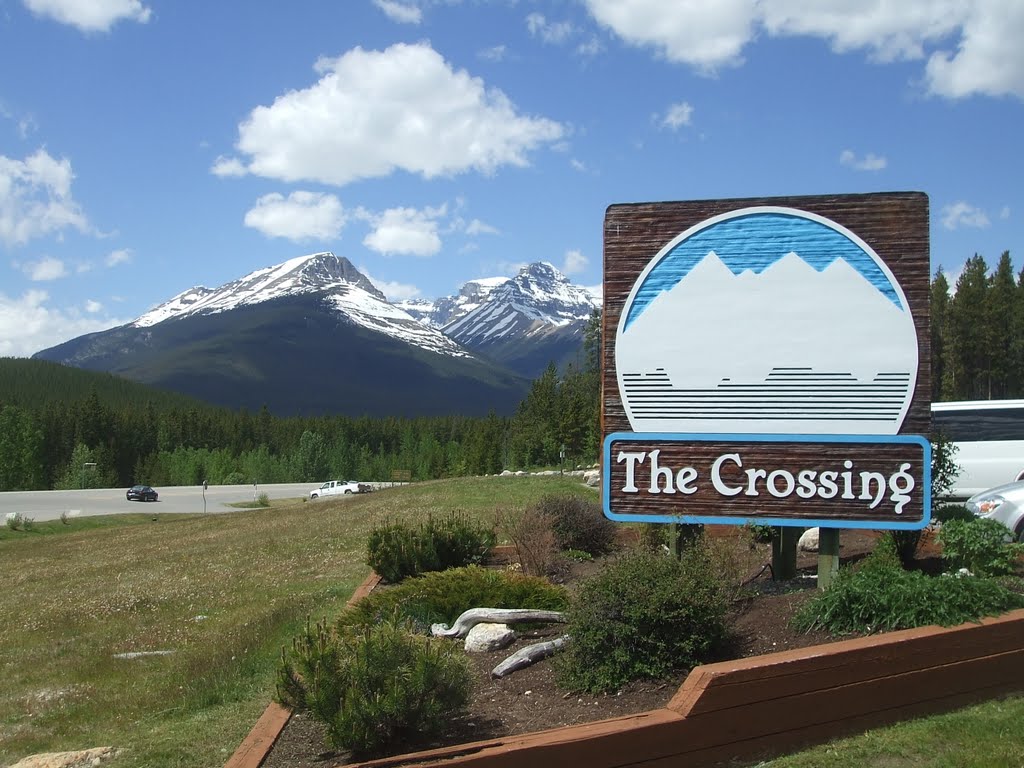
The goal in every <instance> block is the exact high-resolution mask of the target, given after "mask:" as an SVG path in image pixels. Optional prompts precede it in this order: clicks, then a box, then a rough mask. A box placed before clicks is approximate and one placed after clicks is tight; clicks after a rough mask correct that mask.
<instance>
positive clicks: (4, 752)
mask: <svg viewBox="0 0 1024 768" xmlns="http://www.w3.org/2000/svg"><path fill="white" fill-rule="evenodd" d="M562 491H570V492H579V493H590V494H593V492H592V491H587V490H586V489H582V488H581V486H580V485H579V483H578V481H577V480H575V479H570V478H565V479H561V478H532V477H530V478H480V479H465V480H453V481H446V482H438V483H422V484H416V485H412V486H404V487H401V488H394V489H389V490H386V491H378V492H376V493H373V494H370V495H367V496H357V497H350V498H343V499H336V500H334V499H324V500H320V501H318V502H316V503H302V502H296V503H294V504H292V505H290V506H275V507H273V508H271V509H264V510H249V511H240V512H235V513H231V514H224V515H210V516H174V517H172V516H166V517H163V516H159V517H158V519H157V520H156V521H155V522H154V521H152V520H151V519H149V517H148V516H145V517H144V518H143V517H141V516H136V517H134V518H124V519H122V521H121V522H119V521H118V518H116V517H114V518H109V519H107V520H104V521H91V522H89V523H85V522H84V521H76V522H75V524H73V525H71V526H61V524H60V523H59V522H56V523H54V524H42V525H37V530H35V531H32V532H14V533H9V535H5V536H3V537H2V538H0V563H2V573H3V579H4V587H5V588H4V589H3V590H0V616H3V621H2V622H0V648H3V649H4V653H3V661H2V662H0V663H2V669H0V676H2V677H0V679H3V681H4V684H3V686H2V687H0V764H8V763H9V762H14V761H16V760H17V759H19V758H21V757H23V756H25V755H29V754H34V753H37V752H45V751H62V750H70V749H84V748H87V747H95V746H104V745H113V746H115V747H118V748H120V749H121V750H123V751H122V753H121V755H120V757H119V758H118V759H117V761H116V763H114V765H118V766H120V765H125V766H128V765H137V766H172V765H173V766H215V765H222V764H223V763H224V761H225V760H226V758H227V757H228V756H229V755H230V754H231V753H232V752H233V751H234V749H235V748H236V747H237V746H238V744H239V743H240V742H241V740H242V738H243V737H244V736H245V734H246V733H247V732H248V730H249V729H250V728H251V727H252V724H253V723H254V722H255V720H256V718H257V717H258V716H259V714H260V712H261V711H262V710H263V708H264V707H265V706H266V704H267V703H268V701H269V700H270V696H271V692H272V688H273V685H272V677H273V668H274V663H275V660H276V656H277V653H278V651H279V649H280V647H281V645H282V644H284V643H285V642H287V641H288V639H289V638H290V636H291V635H292V634H293V633H294V631H295V630H296V628H297V627H298V625H299V622H301V621H302V620H304V618H305V617H306V615H307V614H310V613H311V614H313V615H314V616H317V617H319V616H332V615H336V614H337V613H338V612H339V611H340V610H341V608H342V607H343V606H344V603H345V601H346V600H347V599H348V596H349V595H350V594H351V592H352V590H353V589H354V588H355V587H356V586H357V585H358V584H359V582H360V581H362V579H363V578H364V577H365V576H366V574H367V573H368V567H367V566H366V565H365V541H366V536H367V533H368V532H369V530H370V528H371V526H372V525H374V524H376V523H378V522H380V521H382V520H383V519H385V518H395V517H398V518H402V519H404V520H407V521H410V522H415V521H417V520H419V519H426V516H427V515H428V514H435V515H436V514H440V513H444V512H447V511H449V510H451V509H461V510H464V511H466V512H468V513H470V514H472V515H474V516H479V517H480V518H481V519H484V520H487V521H490V520H492V519H493V515H494V512H495V509H496V508H497V507H498V506H499V505H501V506H503V507H506V508H516V507H522V506H525V505H527V504H530V503H533V502H534V501H536V499H537V498H539V497H540V496H541V495H543V494H545V493H552V492H562ZM154 652H169V653H162V654H156V653H154ZM138 653H143V654H152V655H144V656H140V657H136V658H118V654H138Z"/></svg>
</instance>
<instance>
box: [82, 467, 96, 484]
mask: <svg viewBox="0 0 1024 768" xmlns="http://www.w3.org/2000/svg"><path fill="white" fill-rule="evenodd" d="M87 469H96V462H95V461H87V462H85V463H84V464H82V490H83V491H84V490H85V470H87Z"/></svg>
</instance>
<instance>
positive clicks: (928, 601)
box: [794, 537, 1024, 634]
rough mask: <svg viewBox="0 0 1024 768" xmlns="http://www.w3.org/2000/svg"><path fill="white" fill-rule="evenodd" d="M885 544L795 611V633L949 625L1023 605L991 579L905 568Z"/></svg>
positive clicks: (846, 570) (1023, 597)
mask: <svg viewBox="0 0 1024 768" xmlns="http://www.w3.org/2000/svg"><path fill="white" fill-rule="evenodd" d="M883 540H884V537H883ZM883 540H880V542H879V546H877V547H876V548H875V551H874V552H873V553H872V554H871V555H869V556H868V557H866V558H865V559H864V560H863V561H862V562H861V563H860V564H859V565H858V566H852V567H848V568H843V569H841V570H840V571H839V574H838V576H836V579H835V581H834V582H833V583H832V586H831V587H830V588H829V589H828V590H826V591H824V592H820V593H818V594H817V595H816V596H815V597H814V598H813V599H811V600H810V601H809V602H807V603H806V604H805V605H804V606H803V607H802V608H801V609H800V610H799V611H798V612H797V614H796V616H795V617H794V626H795V627H796V629H798V630H800V631H809V630H812V629H826V630H829V631H830V632H832V633H833V634H845V633H848V632H860V633H871V632H885V631H889V630H895V629H910V628H913V627H923V626H928V625H930V624H939V625H942V626H947V627H948V626H953V625H955V624H962V623H963V622H965V621H976V620H978V619H979V618H981V617H982V616H995V615H998V614H1000V613H1004V612H1005V611H1008V610H1012V609H1014V608H1019V607H1024V596H1021V595H1015V594H1013V593H1012V592H1010V591H1009V590H1007V589H1006V588H1005V587H1003V586H1001V585H1000V584H998V583H997V582H996V581H993V580H991V579H985V578H978V577H975V576H966V577H958V576H949V575H946V576H938V577H931V576H926V575H924V574H923V573H921V572H919V571H907V570H904V569H903V567H902V565H901V564H900V561H899V559H898V558H897V556H896V554H895V549H894V548H893V547H892V546H891V545H883V543H882V541H883Z"/></svg>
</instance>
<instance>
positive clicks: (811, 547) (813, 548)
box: [796, 528, 818, 552]
mask: <svg viewBox="0 0 1024 768" xmlns="http://www.w3.org/2000/svg"><path fill="white" fill-rule="evenodd" d="M796 548H797V549H799V550H800V551H801V552H817V551H818V529H817V528H808V529H807V530H806V531H804V532H803V534H801V536H800V541H798V542H797V543H796Z"/></svg>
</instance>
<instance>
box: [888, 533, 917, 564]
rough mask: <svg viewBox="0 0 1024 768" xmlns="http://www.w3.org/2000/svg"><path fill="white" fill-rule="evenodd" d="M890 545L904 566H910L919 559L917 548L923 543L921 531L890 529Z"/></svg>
mask: <svg viewBox="0 0 1024 768" xmlns="http://www.w3.org/2000/svg"><path fill="white" fill-rule="evenodd" d="M887 538H888V539H889V545H890V546H892V548H893V551H894V552H895V553H896V557H898V558H899V561H900V564H901V565H902V566H903V567H904V568H910V567H911V566H912V565H913V564H914V561H915V560H916V559H917V548H918V547H919V546H920V545H921V531H920V529H918V530H910V531H890V532H889V536H888V537H887Z"/></svg>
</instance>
